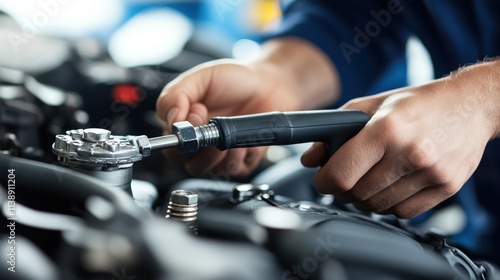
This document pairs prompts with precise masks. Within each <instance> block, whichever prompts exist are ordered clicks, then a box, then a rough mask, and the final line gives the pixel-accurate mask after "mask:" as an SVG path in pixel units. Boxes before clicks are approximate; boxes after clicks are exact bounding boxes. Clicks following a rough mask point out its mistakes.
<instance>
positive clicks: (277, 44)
mask: <svg viewBox="0 0 500 280" xmlns="http://www.w3.org/2000/svg"><path fill="white" fill-rule="evenodd" d="M249 67H250V68H252V69H254V70H256V71H259V72H260V73H261V74H263V75H267V76H268V77H270V79H272V80H274V81H278V82H279V83H281V84H284V85H286V86H287V87H288V89H289V90H290V92H291V93H292V94H293V95H295V97H296V98H298V100H299V103H300V105H301V108H300V109H314V108H320V107H324V106H326V105H329V104H331V103H333V102H334V101H335V100H336V99H337V98H338V95H339V92H340V82H339V78H338V75H337V72H336V70H335V67H334V65H333V64H332V63H331V62H330V59H329V58H328V57H327V56H326V55H325V54H323V52H322V51H321V50H319V49H318V48H317V47H315V46H314V45H312V44H311V43H309V42H306V41H304V40H302V39H298V38H280V39H275V40H272V41H269V42H267V43H265V44H264V46H263V51H262V55H261V56H260V57H259V58H258V59H257V60H255V61H253V62H251V63H249Z"/></svg>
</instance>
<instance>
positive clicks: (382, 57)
mask: <svg viewBox="0 0 500 280" xmlns="http://www.w3.org/2000/svg"><path fill="white" fill-rule="evenodd" d="M388 3H392V5H393V6H391V8H390V9H389V8H388ZM397 4H399V6H398V5H397ZM403 8H404V7H403V6H402V3H400V2H399V1H398V0H391V1H363V0H343V1H341V0H338V1H332V0H295V1H284V3H283V14H284V15H283V19H282V22H281V25H280V28H279V30H278V31H277V32H276V34H273V35H272V36H271V38H276V37H285V36H294V37H300V38H303V39H305V40H308V41H310V42H312V43H313V44H315V45H316V46H318V47H319V48H320V49H321V50H323V51H324V53H325V54H327V56H328V57H330V59H331V60H332V62H333V63H334V65H335V66H336V68H337V70H338V72H339V75H340V80H341V82H342V93H341V99H340V101H339V104H342V103H344V102H346V101H348V100H350V99H352V98H354V97H358V96H364V95H367V94H372V93H375V92H373V91H374V90H376V89H381V88H380V87H379V86H377V83H380V81H383V80H387V77H384V76H387V75H386V74H387V73H388V72H391V73H392V75H394V74H395V75H396V76H400V77H399V78H401V79H405V81H404V82H406V69H402V68H403V67H395V65H399V66H401V65H402V63H401V62H403V61H404V63H403V64H404V65H406V59H405V49H406V41H407V39H408V36H409V32H408V29H407V28H405V25H404V22H403V20H402V19H401V18H400V17H401V14H400V12H402V10H403ZM384 11H385V12H384ZM389 11H392V12H394V13H391V12H389ZM398 11H399V12H398ZM377 14H378V16H377ZM384 15H385V17H384ZM387 15H389V16H387ZM400 68H401V69H400ZM401 71H404V73H401ZM403 74H404V75H403ZM392 84H393V85H394V84H395V83H392ZM396 84H397V83H396ZM403 85H404V84H397V86H403Z"/></svg>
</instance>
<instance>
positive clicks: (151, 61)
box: [108, 9, 193, 67]
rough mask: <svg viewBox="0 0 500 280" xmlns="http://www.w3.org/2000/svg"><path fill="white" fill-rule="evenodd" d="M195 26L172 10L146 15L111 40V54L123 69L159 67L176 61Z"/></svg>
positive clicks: (135, 18) (138, 16)
mask: <svg viewBox="0 0 500 280" xmlns="http://www.w3.org/2000/svg"><path fill="white" fill-rule="evenodd" d="M192 32H193V26H192V24H191V22H190V21H189V19H188V18H187V17H186V16H184V15H183V14H181V13H179V12H177V11H175V10H172V9H161V10H151V11H148V12H143V13H141V14H139V15H137V16H135V17H133V18H132V19H130V20H129V21H128V22H127V23H125V24H124V25H123V26H122V27H121V28H120V29H118V30H117V31H116V32H115V34H113V35H112V37H111V38H110V40H109V44H108V51H109V54H110V55H111V58H112V59H113V60H114V61H115V62H116V63H117V64H119V65H121V66H125V67H133V66H140V65H157V64H161V63H164V62H166V61H168V60H170V59H172V58H174V57H176V56H177V55H178V54H179V53H180V52H181V51H182V49H183V47H184V45H185V44H186V42H187V41H188V40H189V38H190V37H191V34H192Z"/></svg>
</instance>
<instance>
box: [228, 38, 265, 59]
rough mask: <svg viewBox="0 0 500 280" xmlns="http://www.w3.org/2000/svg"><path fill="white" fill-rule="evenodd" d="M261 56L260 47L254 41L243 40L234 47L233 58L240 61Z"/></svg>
mask: <svg viewBox="0 0 500 280" xmlns="http://www.w3.org/2000/svg"><path fill="white" fill-rule="evenodd" d="M259 54H260V45H259V44H258V43H257V42H255V41H252V40H248V39H241V40H239V41H238V42H236V43H235V44H234V46H233V57H234V58H236V59H240V60H251V59H255V58H257V57H258V56H259Z"/></svg>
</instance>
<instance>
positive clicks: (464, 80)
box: [445, 59, 500, 138]
mask: <svg viewBox="0 0 500 280" xmlns="http://www.w3.org/2000/svg"><path fill="white" fill-rule="evenodd" d="M499 73H500V60H499V59H496V60H492V61H488V62H483V63H478V64H475V65H471V66H467V67H464V68H461V69H459V70H458V71H456V72H454V73H452V75H450V76H449V77H447V78H445V80H447V81H448V83H449V84H450V85H451V86H452V87H454V88H455V90H456V92H462V93H463V94H465V95H468V96H464V97H462V98H464V107H465V106H467V107H470V108H471V109H472V110H474V111H475V112H476V113H478V114H483V117H484V119H485V120H486V122H487V126H485V128H486V129H488V131H489V133H490V135H491V138H496V137H500V79H499V78H498V77H499Z"/></svg>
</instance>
